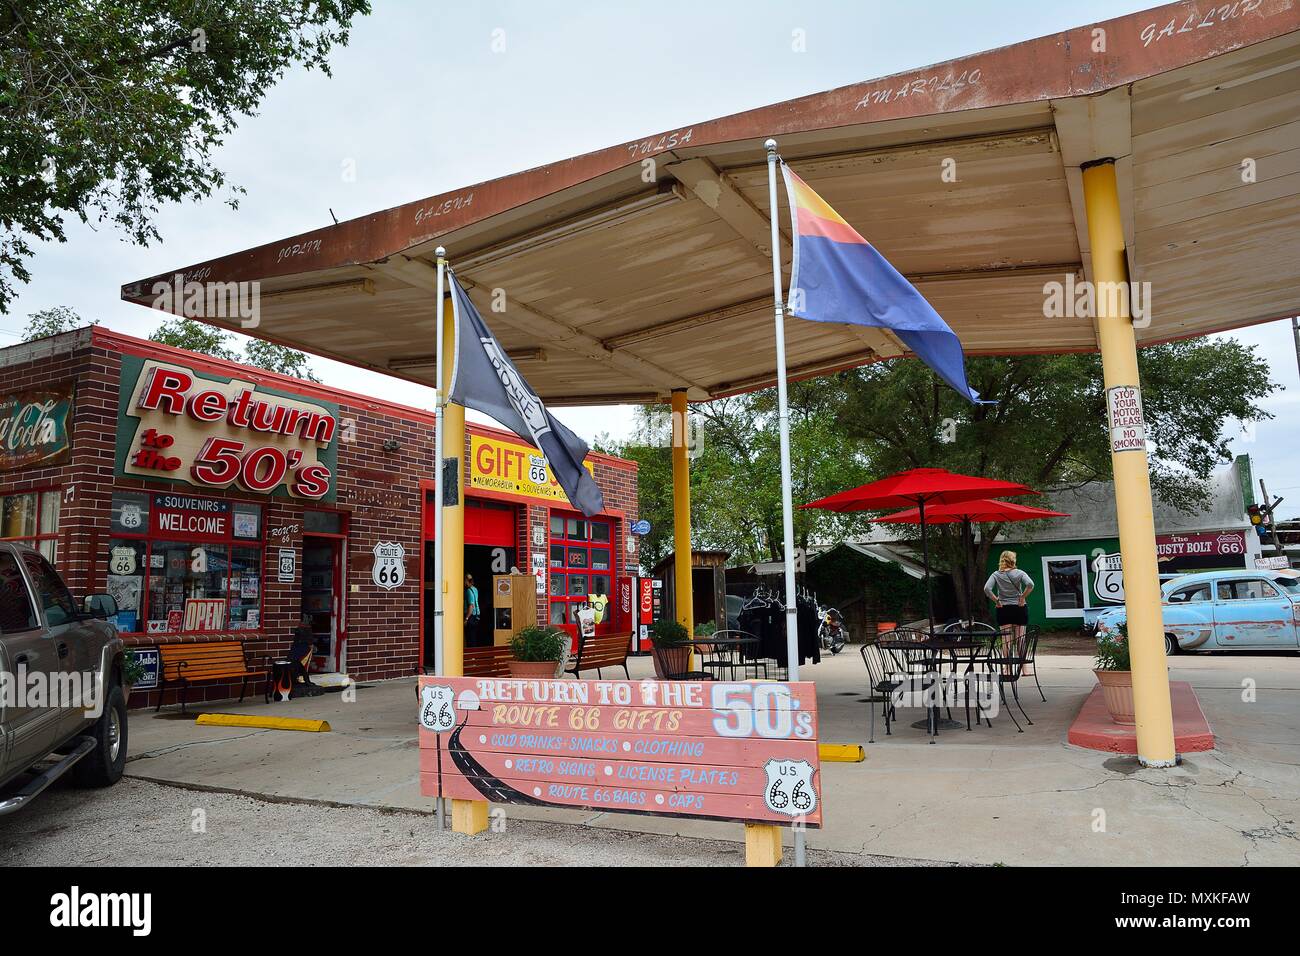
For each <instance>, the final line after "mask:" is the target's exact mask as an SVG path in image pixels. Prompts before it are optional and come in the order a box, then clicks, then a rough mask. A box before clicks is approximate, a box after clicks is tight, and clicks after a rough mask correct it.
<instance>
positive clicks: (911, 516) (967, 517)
mask: <svg viewBox="0 0 1300 956" xmlns="http://www.w3.org/2000/svg"><path fill="white" fill-rule="evenodd" d="M1068 517H1070V516H1069V515H1068V514H1066V513H1065V512H1063V511H1051V510H1049V509H1047V508H1034V507H1031V506H1030V505H1018V504H1016V503H1015V502H1014V501H989V500H987V499H983V498H979V499H976V500H974V501H960V502H957V503H955V504H950V505H935V506H934V507H932V508H930V509H929V510H927V511H926V512H925V519H924V520H925V523H926V524H956V523H957V522H958V521H960V522H961V523H962V534H963V535H968V534H970V526H971V523H972V522H978V523H980V524H992V523H995V522H998V523H1000V522H1003V521H1038V520H1040V519H1043V518H1068ZM876 520H877V521H878V522H880V523H881V524H920V523H921V520H922V519H921V509H920V508H908V509H907V510H906V511H898V512H895V513H894V514H892V515H885V517H883V518H877V519H876ZM922 528H924V525H922ZM966 597H967V602H968V607H969V609H970V610H971V613H972V616H973V614H974V607H975V595H974V594H973V593H971V594H968V595H966Z"/></svg>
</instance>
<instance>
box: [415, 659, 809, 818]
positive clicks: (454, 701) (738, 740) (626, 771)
mask: <svg viewBox="0 0 1300 956" xmlns="http://www.w3.org/2000/svg"><path fill="white" fill-rule="evenodd" d="M420 790H421V792H422V793H423V794H424V795H425V796H430V797H436V796H442V797H450V798H452V799H458V800H488V801H491V802H493V803H514V804H528V805H532V806H553V807H577V808H586V809H592V810H609V811H618V812H624V813H647V814H662V815H669V816H686V817H703V818H721V819H727V820H741V821H745V822H747V823H785V824H791V823H794V822H795V821H799V822H801V823H802V824H803V825H805V826H809V827H819V826H821V820H822V799H821V771H820V764H819V762H818V755H817V696H816V693H815V690H814V685H813V684H812V683H805V682H796V683H783V682H776V681H754V682H749V681H746V682H728V681H707V682H698V681H658V680H644V681H612V680H611V681H606V680H594V681H579V680H536V679H514V678H490V677H432V676H426V677H422V678H421V679H420Z"/></svg>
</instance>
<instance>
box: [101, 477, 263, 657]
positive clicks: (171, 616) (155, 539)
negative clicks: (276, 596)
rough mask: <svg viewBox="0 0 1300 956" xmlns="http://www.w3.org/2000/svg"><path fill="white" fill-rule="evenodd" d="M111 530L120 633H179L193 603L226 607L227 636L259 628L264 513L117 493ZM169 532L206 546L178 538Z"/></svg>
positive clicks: (241, 506)
mask: <svg viewBox="0 0 1300 956" xmlns="http://www.w3.org/2000/svg"><path fill="white" fill-rule="evenodd" d="M111 526H112V529H113V532H114V537H113V538H112V539H110V541H109V544H108V565H107V572H108V573H107V577H106V580H107V586H108V591H109V593H110V594H112V595H113V597H114V598H115V599H116V601H117V606H118V616H117V627H118V630H120V631H124V632H127V633H141V632H143V633H149V634H166V633H174V632H177V631H180V630H182V628H183V625H184V620H185V604H186V602H187V601H190V600H195V599H208V600H214V599H215V600H220V601H221V602H222V603H223V605H224V607H225V613H224V614H223V615H221V621H222V624H221V626H222V627H223V628H229V629H230V630H256V629H257V628H259V627H260V626H261V607H262V566H263V555H262V544H261V534H262V506H261V505H257V504H251V503H247V502H233V503H231V502H226V501H220V500H217V499H210V498H196V497H189V496H179V495H148V494H140V493H136V492H118V493H116V494H115V495H114V496H113V513H112V521H111ZM172 529H177V530H187V531H189V532H190V533H191V534H195V533H202V535H203V536H205V537H207V538H208V539H209V540H194V538H191V537H189V536H188V535H181V534H177V535H174V536H173V535H171V534H169V533H168V532H169V531H171V530H172ZM249 539H255V540H253V541H250V540H249Z"/></svg>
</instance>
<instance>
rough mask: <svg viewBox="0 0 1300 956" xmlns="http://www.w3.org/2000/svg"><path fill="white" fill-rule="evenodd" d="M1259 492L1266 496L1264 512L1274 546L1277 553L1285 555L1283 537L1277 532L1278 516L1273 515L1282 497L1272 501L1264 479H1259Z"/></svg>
mask: <svg viewBox="0 0 1300 956" xmlns="http://www.w3.org/2000/svg"><path fill="white" fill-rule="evenodd" d="M1259 492H1260V494H1261V495H1263V496H1264V513H1265V514H1266V515H1268V530H1269V531H1270V532H1272V534H1273V547H1274V549H1276V551H1277V553H1278V554H1280V555H1283V556H1285V555H1286V552H1285V551H1283V550H1282V539H1281V538H1280V537H1278V534H1277V518H1275V517H1274V516H1273V509H1274V508H1276V507H1277V506H1278V505H1280V504H1281V503H1282V499H1281V498H1279V499H1277V501H1270V500H1269V497H1268V489H1267V488H1265V487H1264V479H1263V478H1261V479H1259Z"/></svg>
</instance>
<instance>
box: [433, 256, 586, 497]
mask: <svg viewBox="0 0 1300 956" xmlns="http://www.w3.org/2000/svg"><path fill="white" fill-rule="evenodd" d="M449 278H450V279H451V308H452V315H453V316H454V318H455V322H456V346H455V348H456V351H455V354H454V355H453V357H452V366H451V368H452V371H451V388H450V389H448V399H449V400H450V401H453V402H455V403H456V404H457V405H464V406H465V407H466V408H473V409H477V410H478V411H480V412H482V413H483V414H484V415H490V416H492V417H493V418H495V419H496V420H497V421H498V422H500V423H501V424H502V425H504V426H505V427H506V428H508V429H509V430H510V431H512V432H514V433H515V434H516V435H518V436H519V437H520V438H522V439H523V440H524V441H526V442H529V443H531V444H533V445H536V446H537V447H538V448H539V449H540V450H541V452H542V454H543V455H545V456H546V463H547V465H549V466H550V469H551V474H553V475H554V476H555V480H556V481H558V482H559V483H560V487H561V488H563V489H564V494H565V495H566V496H567V497H568V499H569V502H570V503H571V504H572V505H573V506H574V507H575V508H577V509H578V510H579V511H581V512H582V513H583V514H585V515H586V516H587V517H589V518H590V517H591V516H592V515H595V514H600V512H602V511H604V510H605V500H604V498H603V497H602V496H601V494H600V489H599V488H598V487H596V482H595V480H594V479H593V478H592V477H591V474H590V472H588V471H587V469H586V468H584V467H583V466H582V462H583V459H585V458H586V457H587V451H588V449H587V443H586V442H584V441H583V440H582V439H581V438H579V437H578V436H577V435H575V434H574V433H573V432H571V431H569V430H568V429H567V428H565V427H564V426H563V425H561V424H560V423H559V422H558V421H556V420H555V418H554V417H553V416H552V415H551V413H550V412H548V411H547V410H546V406H545V405H543V404H542V400H541V399H540V398H538V397H537V393H536V392H534V391H533V390H532V388H531V387H529V385H528V383H527V382H526V381H524V377H523V376H522V375H520V374H519V369H517V368H515V363H514V362H512V361H510V359H509V358H508V357H507V356H506V350H505V349H503V348H502V347H501V343H500V342H498V341H497V340H496V336H494V335H493V334H492V332H491V331H490V330H489V329H488V327H487V325H486V323H484V321H483V316H481V315H479V312H478V309H476V308H474V303H473V302H471V301H470V298H469V296H468V295H466V294H465V290H464V289H462V288H461V287H460V283H459V282H457V281H456V276H455V275H454V274H452V275H449Z"/></svg>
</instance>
